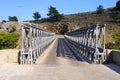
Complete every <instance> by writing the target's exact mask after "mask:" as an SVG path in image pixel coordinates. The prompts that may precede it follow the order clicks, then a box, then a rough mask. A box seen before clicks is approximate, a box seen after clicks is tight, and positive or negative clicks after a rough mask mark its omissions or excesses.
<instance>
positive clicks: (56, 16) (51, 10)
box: [47, 6, 63, 22]
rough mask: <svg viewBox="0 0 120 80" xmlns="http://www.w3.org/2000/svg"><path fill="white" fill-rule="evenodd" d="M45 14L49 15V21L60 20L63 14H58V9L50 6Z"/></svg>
mask: <svg viewBox="0 0 120 80" xmlns="http://www.w3.org/2000/svg"><path fill="white" fill-rule="evenodd" d="M47 16H49V21H50V22H56V21H61V19H62V18H63V15H62V14H60V13H59V12H58V10H57V9H56V8H55V7H52V6H50V7H49V13H48V14H47Z"/></svg>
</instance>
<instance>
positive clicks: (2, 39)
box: [0, 32, 20, 49]
mask: <svg viewBox="0 0 120 80" xmlns="http://www.w3.org/2000/svg"><path fill="white" fill-rule="evenodd" d="M19 36H20V35H19V34H18V33H6V32H0V49H13V48H16V46H17V41H18V39H19Z"/></svg>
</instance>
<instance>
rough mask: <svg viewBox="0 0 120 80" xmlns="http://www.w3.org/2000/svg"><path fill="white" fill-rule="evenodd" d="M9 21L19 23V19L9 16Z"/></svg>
mask: <svg viewBox="0 0 120 80" xmlns="http://www.w3.org/2000/svg"><path fill="white" fill-rule="evenodd" d="M8 19H9V21H18V18H17V17H16V16H9V17H8Z"/></svg>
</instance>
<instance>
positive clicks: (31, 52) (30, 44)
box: [20, 25, 55, 64]
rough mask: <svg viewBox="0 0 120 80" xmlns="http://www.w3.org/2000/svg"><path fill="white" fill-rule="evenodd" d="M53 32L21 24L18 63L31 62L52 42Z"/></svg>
mask: <svg viewBox="0 0 120 80" xmlns="http://www.w3.org/2000/svg"><path fill="white" fill-rule="evenodd" d="M54 35H55V33H52V32H49V31H47V30H44V29H42V28H39V27H36V26H34V25H23V26H22V50H21V55H20V64H33V63H35V61H36V59H37V58H38V57H39V56H40V55H41V54H42V53H43V51H45V50H46V48H47V47H48V46H49V45H50V44H51V43H52V42H53V40H54Z"/></svg>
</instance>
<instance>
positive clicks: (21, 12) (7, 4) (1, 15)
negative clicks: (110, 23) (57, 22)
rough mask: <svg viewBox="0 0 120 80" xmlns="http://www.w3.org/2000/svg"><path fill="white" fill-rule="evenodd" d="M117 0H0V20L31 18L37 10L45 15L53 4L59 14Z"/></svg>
mask: <svg viewBox="0 0 120 80" xmlns="http://www.w3.org/2000/svg"><path fill="white" fill-rule="evenodd" d="M117 1H118V0H1V1H0V3H1V4H0V10H1V11H0V21H2V20H8V16H17V18H18V19H19V20H20V21H23V20H33V19H34V18H33V13H34V12H36V11H37V12H39V13H40V14H41V16H42V18H45V17H47V15H46V14H47V13H48V11H49V9H48V8H49V7H50V6H53V7H56V9H57V10H58V11H59V13H61V14H74V13H82V12H88V11H95V10H96V9H97V7H98V6H99V5H102V6H103V7H104V8H109V7H114V6H115V5H116V2H117Z"/></svg>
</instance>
